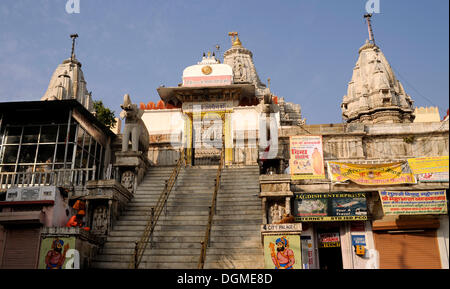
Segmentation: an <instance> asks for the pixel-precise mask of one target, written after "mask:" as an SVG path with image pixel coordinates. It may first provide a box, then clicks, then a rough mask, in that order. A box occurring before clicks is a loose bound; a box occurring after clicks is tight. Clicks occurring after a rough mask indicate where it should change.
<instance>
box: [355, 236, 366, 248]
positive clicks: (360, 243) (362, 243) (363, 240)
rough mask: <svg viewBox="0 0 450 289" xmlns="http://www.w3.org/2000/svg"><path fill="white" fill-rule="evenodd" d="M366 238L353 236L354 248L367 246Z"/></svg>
mask: <svg viewBox="0 0 450 289" xmlns="http://www.w3.org/2000/svg"><path fill="white" fill-rule="evenodd" d="M365 245H366V236H365V235H352V246H365Z"/></svg>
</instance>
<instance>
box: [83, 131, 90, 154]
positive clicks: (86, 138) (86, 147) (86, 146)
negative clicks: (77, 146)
mask: <svg viewBox="0 0 450 289" xmlns="http://www.w3.org/2000/svg"><path fill="white" fill-rule="evenodd" d="M90 145H91V136H90V135H89V134H87V133H86V134H84V150H85V151H86V152H89V146H90Z"/></svg>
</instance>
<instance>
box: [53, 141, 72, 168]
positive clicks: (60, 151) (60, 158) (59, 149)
mask: <svg viewBox="0 0 450 289" xmlns="http://www.w3.org/2000/svg"><path fill="white" fill-rule="evenodd" d="M65 150H66V145H65V144H59V145H57V146H56V161H55V162H57V163H63V162H64V155H65ZM72 155H73V144H69V145H68V146H67V160H66V162H72Z"/></svg>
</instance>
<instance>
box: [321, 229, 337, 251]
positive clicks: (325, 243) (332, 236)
mask: <svg viewBox="0 0 450 289" xmlns="http://www.w3.org/2000/svg"><path fill="white" fill-rule="evenodd" d="M318 236H319V248H336V247H340V246H341V240H340V238H339V233H337V232H336V233H320V234H318Z"/></svg>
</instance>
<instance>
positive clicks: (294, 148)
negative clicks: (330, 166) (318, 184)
mask: <svg viewBox="0 0 450 289" xmlns="http://www.w3.org/2000/svg"><path fill="white" fill-rule="evenodd" d="M289 169H290V172H291V179H293V180H307V179H325V167H324V162H323V146H322V136H320V135H317V136H315V135H307V136H291V137H290V160H289Z"/></svg>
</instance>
